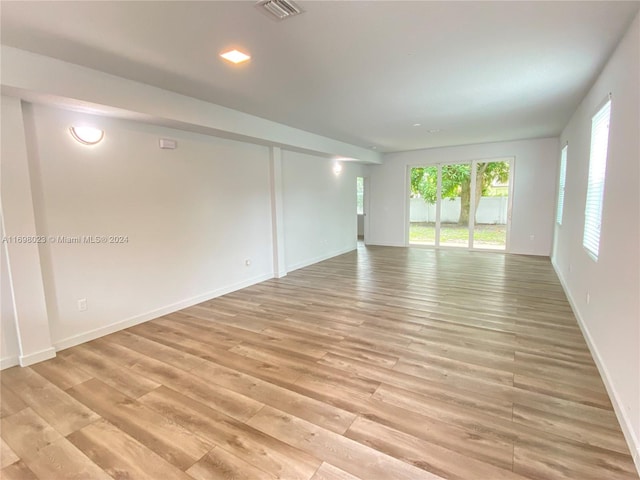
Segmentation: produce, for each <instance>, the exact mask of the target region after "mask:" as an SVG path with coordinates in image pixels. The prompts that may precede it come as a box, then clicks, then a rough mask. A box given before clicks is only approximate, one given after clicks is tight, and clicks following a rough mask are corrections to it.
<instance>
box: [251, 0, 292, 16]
mask: <svg viewBox="0 0 640 480" xmlns="http://www.w3.org/2000/svg"><path fill="white" fill-rule="evenodd" d="M256 7H258V8H259V9H260V10H261V11H263V12H264V13H266V14H267V15H269V16H270V17H272V18H274V19H276V20H284V19H285V18H289V17H293V16H295V15H300V14H301V13H302V9H301V8H300V7H299V6H298V5H296V4H295V3H293V2H292V1H291V0H261V1H260V2H258V3H256Z"/></svg>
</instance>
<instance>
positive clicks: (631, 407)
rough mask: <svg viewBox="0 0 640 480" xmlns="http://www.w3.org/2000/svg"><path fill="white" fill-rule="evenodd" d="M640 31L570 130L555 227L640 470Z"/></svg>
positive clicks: (565, 270)
mask: <svg viewBox="0 0 640 480" xmlns="http://www.w3.org/2000/svg"><path fill="white" fill-rule="evenodd" d="M639 32H640V27H639V17H636V19H635V20H634V22H633V24H632V26H631V28H630V30H629V31H628V33H627V34H626V36H625V37H624V39H623V40H622V42H621V43H620V45H619V46H618V48H617V50H616V51H615V53H614V55H613V56H612V57H611V59H610V60H609V62H608V64H607V65H606V67H605V69H604V70H603V72H602V74H601V75H600V77H599V78H598V80H597V82H596V83H595V84H594V86H593V88H592V89H591V90H590V91H589V93H588V94H587V96H586V97H585V99H584V100H583V102H582V103H581V105H580V107H579V108H578V109H577V110H576V112H575V113H574V115H573V116H572V118H571V120H570V122H569V124H568V125H567V126H566V128H565V129H564V131H563V132H562V136H561V144H562V145H564V144H565V142H569V147H568V158H567V177H566V179H567V180H566V188H565V205H564V220H563V224H562V226H556V227H555V239H554V252H553V257H552V259H553V262H554V265H555V266H556V271H557V272H558V275H559V276H560V278H561V279H562V281H563V283H564V286H565V290H566V292H567V295H568V296H569V298H570V300H571V302H572V306H573V308H574V311H575V312H576V316H577V317H578V320H579V323H580V324H581V326H582V328H583V331H584V333H585V336H586V337H587V341H588V342H589V344H590V347H591V349H592V353H593V355H594V357H595V359H596V362H597V363H598V366H599V367H600V370H601V373H602V375H603V377H604V380H605V384H606V385H607V388H608V390H609V394H610V396H611V397H612V401H613V403H614V406H615V407H616V412H617V414H618V418H619V419H620V421H621V424H622V427H623V430H624V431H625V435H626V437H627V440H628V441H629V443H630V444H631V450H632V453H633V454H634V455H635V461H636V465H637V466H638V467H639V470H640V442H639V439H640V304H639V297H640V279H639V277H640V259H639V252H640V234H639V231H640V226H639V224H640V194H639V193H638V191H639V188H638V182H639V178H640V169H639V164H640V151H639V146H638V132H640V121H639V119H638V117H639V105H640V96H639V92H638V90H639V85H640V78H639V73H638V72H639V70H640V65H639V58H640V51H639V45H640V33H639ZM609 92H611V94H612V106H611V123H610V134H609V135H610V137H609V156H608V159H607V176H606V184H605V191H604V206H603V212H602V235H601V241H600V254H599V257H598V261H597V262H595V261H593V260H592V259H591V258H590V257H589V256H588V255H587V253H586V251H585V250H584V248H583V247H582V235H583V228H584V208H585V198H586V185H587V177H588V171H589V149H590V135H591V117H592V116H593V115H594V114H595V113H596V111H597V109H598V108H599V106H600V105H601V104H602V102H603V101H604V100H605V98H606V96H607V95H608V94H609ZM556 156H557V157H559V156H560V152H559V151H557V152H556ZM587 293H589V294H590V303H588V304H587V302H586V295H587Z"/></svg>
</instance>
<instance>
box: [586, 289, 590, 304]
mask: <svg viewBox="0 0 640 480" xmlns="http://www.w3.org/2000/svg"><path fill="white" fill-rule="evenodd" d="M586 300H587V305H589V302H591V295H590V294H589V292H587V298H586Z"/></svg>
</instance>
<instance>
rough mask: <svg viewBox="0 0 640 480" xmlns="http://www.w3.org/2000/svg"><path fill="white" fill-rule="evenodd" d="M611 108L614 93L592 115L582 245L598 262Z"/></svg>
mask: <svg viewBox="0 0 640 480" xmlns="http://www.w3.org/2000/svg"><path fill="white" fill-rule="evenodd" d="M611 108H612V105H611V96H610V95H609V97H607V99H606V100H605V101H604V102H603V103H602V104H601V106H600V107H599V108H598V111H597V112H596V114H595V115H593V117H591V144H590V150H589V174H588V179H587V194H586V197H585V207H584V231H583V236H582V246H583V247H584V249H585V251H586V252H587V255H589V257H590V258H591V259H592V260H594V261H595V262H597V261H598V256H599V254H600V240H601V234H602V212H603V207H604V191H605V186H606V179H607V160H608V157H609V137H610V134H611ZM605 129H606V130H605Z"/></svg>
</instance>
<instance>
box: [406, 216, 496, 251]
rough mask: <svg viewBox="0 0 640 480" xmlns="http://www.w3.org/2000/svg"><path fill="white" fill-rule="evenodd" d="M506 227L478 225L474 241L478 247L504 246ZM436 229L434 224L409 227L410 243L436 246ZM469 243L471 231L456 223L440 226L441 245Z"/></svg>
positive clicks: (414, 224)
mask: <svg viewBox="0 0 640 480" xmlns="http://www.w3.org/2000/svg"><path fill="white" fill-rule="evenodd" d="M506 229H507V227H506V225H476V226H475V230H474V231H473V240H474V244H475V245H476V246H480V245H495V246H504V245H505V242H506V238H507V230H506ZM435 238H436V228H435V224H433V223H425V222H420V223H413V222H412V223H411V224H410V227H409V242H410V243H428V244H434V242H435ZM468 241H469V229H468V228H467V227H465V226H462V225H457V224H455V223H443V224H442V225H441V226H440V244H459V245H462V244H464V245H466V244H467V243H468Z"/></svg>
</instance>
